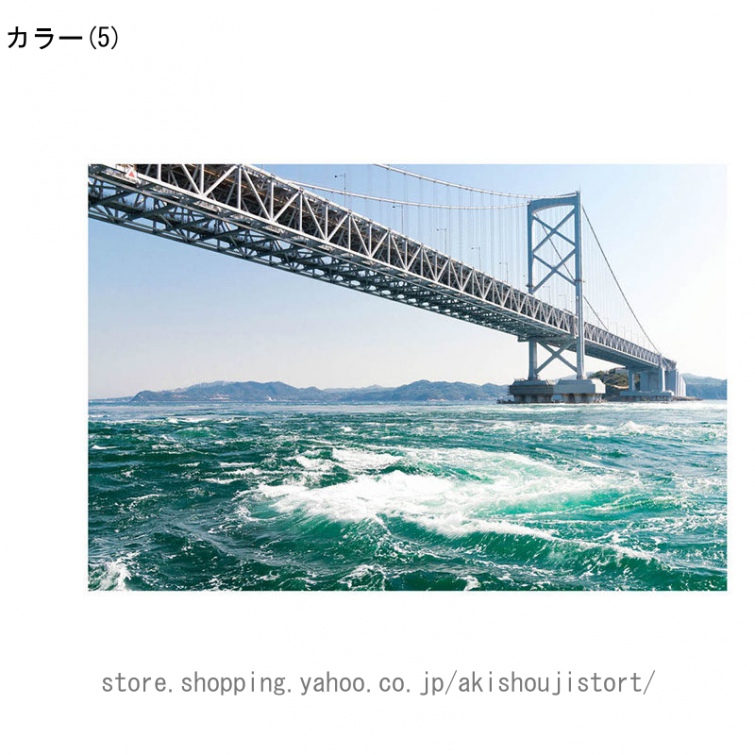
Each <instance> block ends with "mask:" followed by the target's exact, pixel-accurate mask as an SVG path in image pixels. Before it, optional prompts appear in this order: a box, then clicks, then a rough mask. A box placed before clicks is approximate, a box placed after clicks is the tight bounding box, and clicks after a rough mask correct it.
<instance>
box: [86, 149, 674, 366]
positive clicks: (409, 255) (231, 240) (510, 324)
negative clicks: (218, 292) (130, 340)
mask: <svg viewBox="0 0 755 755" xmlns="http://www.w3.org/2000/svg"><path fill="white" fill-rule="evenodd" d="M89 215H90V217H92V218H96V219H98V220H103V221H106V222H109V223H114V224H116V225H120V226H124V227H126V228H133V229H136V230H140V231H144V232H147V233H151V234H155V235H157V236H162V237H164V238H169V239H173V240H175V241H180V242H183V243H185V244H191V245H192V246H198V247H201V248H203V249H208V250H211V251H214V252H220V253H221V254H227V255H230V256H233V257H238V258H240V259H245V260H250V261H253V262H259V263H262V264H265V265H269V266H271V267H276V268H279V269H283V270H288V271H290V272H294V273H298V274H300V275H307V276H309V277H311V278H316V279H319V280H324V281H327V282H329V283H335V284H337V285H340V286H345V287H347V288H352V289H356V290H359V291H363V292H366V293H370V294H374V295H377V296H382V297H385V298H388V299H393V300H396V301H401V302H404V303H406V304H410V305H412V306H415V307H421V308H423V309H428V310H431V311H434V312H439V313H441V314H445V315H449V316H451V317H455V318H457V319H460V320H465V321H467V322H471V323H475V324H477V325H482V326H484V327H488V328H493V329H495V330H500V331H503V332H505V333H511V334H514V335H516V336H517V337H518V338H519V340H521V341H527V340H530V339H532V338H537V339H539V340H540V341H543V342H547V343H549V344H551V345H553V346H555V347H557V348H565V349H567V350H570V349H571V350H573V349H574V335H573V334H574V333H575V332H576V319H575V315H574V314H573V313H571V312H568V311H566V310H562V309H558V308H556V307H553V306H551V305H549V304H546V303H545V302H543V301H540V300H539V299H537V298H536V297H535V296H532V295H530V294H527V293H524V292H523V291H519V290H518V289H516V288H513V287H512V286H510V285H508V284H507V283H504V282H503V281H500V280H497V279H495V278H493V277H492V276H490V275H486V274H484V273H482V272H480V271H479V270H476V269H474V268H472V267H470V266H469V265H466V264H464V263H462V262H459V261H457V260H454V259H452V258H451V257H449V256H447V255H445V254H442V253H441V252H438V251H436V250H434V249H432V248H430V247H428V246H426V245H424V244H422V243H419V242H417V241H414V240H413V239H411V238H409V237H407V236H404V235H403V234H401V233H398V232H396V231H395V230H393V229H390V228H387V227H386V226H384V225H381V224H379V223H375V222H373V221H372V220H370V219H369V218H366V217H363V216H361V215H358V214H356V213H354V212H352V211H350V210H348V209H346V208H344V207H341V206H340V205H337V204H335V203H334V202H330V201H328V200H326V199H324V198H322V197H320V196H318V195H316V194H313V193H311V192H309V191H306V190H304V189H303V188H302V187H300V186H297V185H296V184H295V183H292V182H290V181H284V180H282V179H280V178H278V177H277V176H274V175H272V174H270V173H268V172H266V171H263V170H261V169H259V168H255V167H252V166H248V165H242V164H203V163H171V164H151V165H150V164H137V165H133V166H132V165H128V166H126V165H119V166H114V165H105V164H98V165H91V166H90V167H89ZM584 329H585V353H586V354H587V355H589V356H592V357H596V358H598V359H603V360H606V361H608V362H613V363H616V364H622V365H626V366H629V367H638V368H647V367H648V366H656V367H657V366H658V365H659V361H661V363H662V364H663V366H664V368H665V369H667V370H671V369H673V368H674V367H675V363H674V362H672V361H670V360H668V359H666V358H661V357H660V356H659V355H658V354H656V353H654V352H652V351H650V350H649V349H646V348H644V347H642V346H639V345H638V344H634V343H632V342H630V341H627V340H626V339H624V338H621V337H620V336H617V335H614V334H612V333H609V332H608V331H606V330H603V329H601V328H598V327H596V326H595V325H592V324H590V323H585V326H584Z"/></svg>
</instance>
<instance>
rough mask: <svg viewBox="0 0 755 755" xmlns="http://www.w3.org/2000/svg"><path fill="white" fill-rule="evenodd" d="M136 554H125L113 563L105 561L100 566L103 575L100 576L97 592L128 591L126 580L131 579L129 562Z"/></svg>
mask: <svg viewBox="0 0 755 755" xmlns="http://www.w3.org/2000/svg"><path fill="white" fill-rule="evenodd" d="M137 555H139V554H138V553H127V554H125V555H123V556H120V557H118V558H117V559H115V560H114V561H106V562H105V563H104V564H102V567H101V568H102V569H103V573H102V575H101V576H100V581H99V584H98V585H97V589H98V590H128V586H127V585H126V580H127V579H130V578H131V572H130V571H129V562H130V561H132V560H133V559H134V558H136V556H137Z"/></svg>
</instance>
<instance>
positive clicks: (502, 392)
mask: <svg viewBox="0 0 755 755" xmlns="http://www.w3.org/2000/svg"><path fill="white" fill-rule="evenodd" d="M508 395H509V389H508V386H506V385H494V384H493V383H485V385H475V384H474V383H460V382H455V383H449V382H431V381H429V380H417V381H415V382H414V383H409V384H407V385H401V386H399V387H397V388H383V387H381V386H375V385H373V386H370V387H368V388H329V389H326V390H322V389H320V388H315V387H309V388H294V387H293V386H291V385H288V384H287V383H281V382H277V381H276V382H271V383H257V382H254V381H247V382H239V383H230V382H213V383H198V384H197V385H191V386H189V387H188V388H176V389H174V390H168V391H140V392H139V393H137V394H136V395H135V396H134V397H133V398H132V399H131V401H133V402H136V403H148V402H152V401H159V402H164V401H176V402H193V401H249V402H271V401H276V402H283V403H318V404H320V403H323V404H336V403H370V404H372V403H394V402H402V401H403V402H421V401H448V402H459V401H486V402H489V401H495V400H496V399H498V398H505V397H507V396H508Z"/></svg>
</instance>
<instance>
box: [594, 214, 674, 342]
mask: <svg viewBox="0 0 755 755" xmlns="http://www.w3.org/2000/svg"><path fill="white" fill-rule="evenodd" d="M582 212H583V214H584V216H585V220H586V221H587V224H588V225H589V226H590V230H591V231H592V235H593V238H594V239H595V242H596V243H597V245H598V249H600V253H601V254H602V255H603V259H604V260H605V261H606V265H608V270H609V271H610V273H611V276H612V277H613V280H614V283H616V286H617V288H618V289H619V291H620V292H621V295H622V297H623V298H624V301H625V302H626V305H627V307H629V311H630V312H631V313H632V317H634V320H635V322H636V323H637V324H638V325H639V326H640V330H641V331H642V332H643V333H644V334H645V338H647V339H648V341H649V342H650V345H651V346H652V347H653V348H654V349H655V350H656V351H657V352H658V353H659V354H660V353H661V352H660V350H659V349H658V347H657V346H656V345H655V344H654V343H653V339H652V338H651V337H650V336H649V335H648V334H647V331H646V330H645V328H643V327H642V323H641V322H640V321H639V319H638V318H637V315H636V314H635V312H634V309H632V305H631V304H630V303H629V299H627V296H626V294H625V293H624V289H623V288H622V287H621V284H620V283H619V280H618V278H617V277H616V273H614V271H613V268H612V267H611V263H610V262H609V261H608V257H606V253H605V252H604V251H603V247H602V245H601V243H600V239H598V234H597V233H595V229H594V228H593V226H592V223H591V222H590V217H589V215H588V214H587V210H585V207H584V205H582Z"/></svg>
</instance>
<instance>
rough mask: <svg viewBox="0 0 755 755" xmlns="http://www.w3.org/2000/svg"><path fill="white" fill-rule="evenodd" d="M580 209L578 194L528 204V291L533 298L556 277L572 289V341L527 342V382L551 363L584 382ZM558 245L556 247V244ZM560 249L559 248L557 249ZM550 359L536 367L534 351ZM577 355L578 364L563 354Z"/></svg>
mask: <svg viewBox="0 0 755 755" xmlns="http://www.w3.org/2000/svg"><path fill="white" fill-rule="evenodd" d="M553 208H561V209H562V210H563V212H562V213H561V215H560V217H557V218H556V219H555V221H550V222H546V221H545V220H544V219H543V218H542V217H541V213H542V211H543V210H549V209H553ZM581 215H582V206H581V204H580V195H579V192H575V193H574V194H569V195H566V196H563V197H546V198H543V199H533V200H532V201H530V202H529V203H528V204H527V290H528V292H529V293H530V295H534V294H535V293H536V292H537V291H538V289H540V288H542V286H543V285H544V284H545V283H546V282H547V281H548V280H550V278H551V277H553V276H554V275H557V276H559V277H561V278H563V279H564V280H565V281H566V282H567V283H568V284H569V285H571V286H573V287H574V302H575V315H576V317H575V318H574V319H573V332H572V336H571V338H568V337H567V338H565V339H561V340H560V342H558V343H555V344H554V343H553V341H552V340H550V339H549V340H548V341H545V340H544V339H542V338H537V337H531V338H529V339H528V341H529V375H528V379H529V380H538V379H539V376H540V372H541V371H542V370H543V369H544V368H545V367H547V366H548V365H549V364H550V363H551V362H552V361H553V360H554V359H558V360H560V361H561V362H563V363H564V364H565V365H566V366H567V367H569V368H571V369H572V370H574V372H575V373H576V375H577V380H584V379H585V318H584V296H583V291H582V284H583V280H582V225H581ZM557 241H558V242H559V243H558V244H557V243H556V242H557ZM559 246H560V247H561V248H559ZM538 345H539V346H541V347H542V348H544V349H545V350H546V351H547V352H548V353H549V356H548V357H547V358H546V359H545V361H544V362H542V363H541V364H538V357H537V347H538ZM567 349H568V350H573V351H575V352H576V357H577V363H576V365H574V364H572V363H571V362H570V361H569V360H567V359H566V357H565V356H564V352H565V351H566V350H567Z"/></svg>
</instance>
